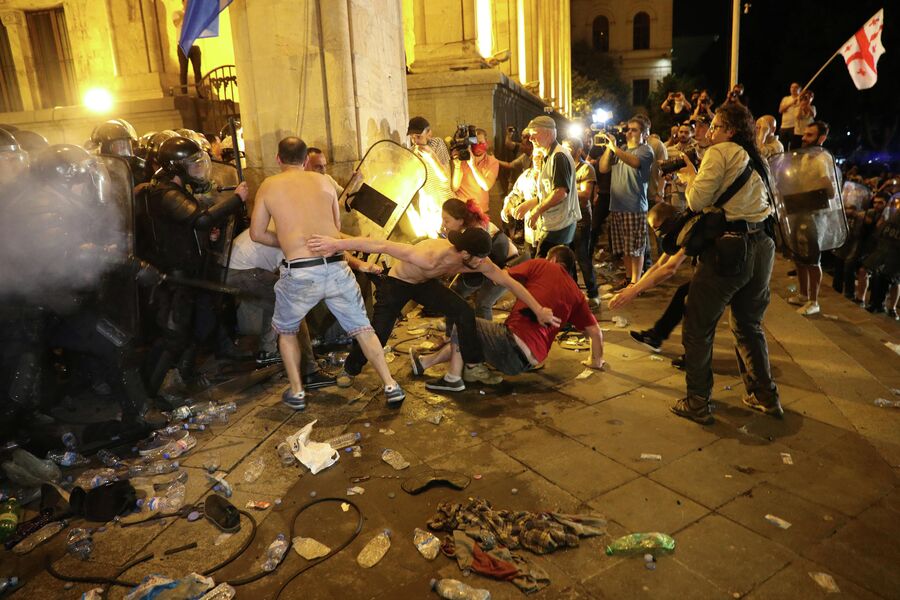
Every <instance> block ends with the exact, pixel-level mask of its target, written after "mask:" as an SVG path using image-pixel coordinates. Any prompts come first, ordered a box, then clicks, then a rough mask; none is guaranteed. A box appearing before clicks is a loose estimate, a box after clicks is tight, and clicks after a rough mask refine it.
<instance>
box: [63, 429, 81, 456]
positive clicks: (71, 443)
mask: <svg viewBox="0 0 900 600" xmlns="http://www.w3.org/2000/svg"><path fill="white" fill-rule="evenodd" d="M62 443H63V446H65V448H66V450H72V451H73V452H74V451H75V450H76V448H78V438H76V437H75V434H74V433H72V432H71V431H67V432H65V433H64V434H62Z"/></svg>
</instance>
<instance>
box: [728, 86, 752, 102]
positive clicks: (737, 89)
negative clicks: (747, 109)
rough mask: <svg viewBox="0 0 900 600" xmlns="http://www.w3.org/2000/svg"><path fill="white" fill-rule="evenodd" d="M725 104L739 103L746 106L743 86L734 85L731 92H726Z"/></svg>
mask: <svg viewBox="0 0 900 600" xmlns="http://www.w3.org/2000/svg"><path fill="white" fill-rule="evenodd" d="M725 102H739V103H740V104H743V105H744V106H747V97H746V96H745V95H744V84H743V83H736V84H734V86H733V87H732V88H731V91H729V92H728V98H727V99H726V100H725Z"/></svg>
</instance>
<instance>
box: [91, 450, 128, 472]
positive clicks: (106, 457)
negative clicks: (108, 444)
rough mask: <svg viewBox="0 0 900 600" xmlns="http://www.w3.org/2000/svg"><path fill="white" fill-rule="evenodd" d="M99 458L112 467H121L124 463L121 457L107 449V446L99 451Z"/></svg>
mask: <svg viewBox="0 0 900 600" xmlns="http://www.w3.org/2000/svg"><path fill="white" fill-rule="evenodd" d="M97 460H99V461H100V462H101V463H103V464H104V465H106V466H107V467H112V468H116V467H120V466H122V465H123V464H124V463H123V462H122V459H121V458H119V457H118V456H116V455H115V454H113V453H112V452H110V451H109V450H107V449H105V448H104V449H103V450H100V451H99V452H97Z"/></svg>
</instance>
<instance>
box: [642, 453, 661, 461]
mask: <svg viewBox="0 0 900 600" xmlns="http://www.w3.org/2000/svg"><path fill="white" fill-rule="evenodd" d="M641 460H662V454H647V453H646V452H642V453H641Z"/></svg>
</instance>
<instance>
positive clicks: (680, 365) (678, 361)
mask: <svg viewBox="0 0 900 600" xmlns="http://www.w3.org/2000/svg"><path fill="white" fill-rule="evenodd" d="M672 366H673V367H675V368H676V369H678V370H679V371H684V354H682V355H681V356H679V357H678V358H673V359H672Z"/></svg>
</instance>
